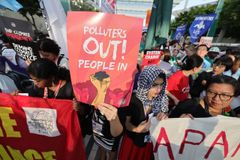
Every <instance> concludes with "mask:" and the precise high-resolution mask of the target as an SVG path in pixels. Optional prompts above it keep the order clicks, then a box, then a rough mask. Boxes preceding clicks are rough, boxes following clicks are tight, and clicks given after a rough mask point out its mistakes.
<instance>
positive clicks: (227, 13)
mask: <svg viewBox="0 0 240 160" xmlns="http://www.w3.org/2000/svg"><path fill="white" fill-rule="evenodd" d="M219 26H220V27H221V28H223V29H225V31H226V33H225V37H232V38H235V39H238V40H240V30H239V29H240V0H225V4H224V7H223V10H222V12H221V15H220V21H219Z"/></svg>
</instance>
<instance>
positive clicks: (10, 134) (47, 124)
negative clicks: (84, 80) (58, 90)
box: [0, 94, 86, 160]
mask: <svg viewBox="0 0 240 160" xmlns="http://www.w3.org/2000/svg"><path fill="white" fill-rule="evenodd" d="M0 159H3V160H12V159H14V160H15V159H18V160H26V159H28V160H33V159H41V160H84V159H86V156H85V151H84V148H83V140H82V135H81V132H80V126H79V122H78V117H77V114H76V112H75V111H74V110H73V108H72V102H71V101H68V100H56V99H42V98H32V97H25V96H11V95H7V94H0Z"/></svg>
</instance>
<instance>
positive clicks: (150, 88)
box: [118, 65, 168, 160]
mask: <svg viewBox="0 0 240 160" xmlns="http://www.w3.org/2000/svg"><path fill="white" fill-rule="evenodd" d="M166 86H167V81H166V74H165V73H164V71H163V70H161V69H160V67H159V66H158V65H152V66H147V67H145V68H144V70H143V71H142V72H141V74H140V76H139V79H138V86H137V91H136V93H133V95H132V97H131V101H130V104H129V106H128V107H123V108H120V112H121V113H122V115H123V117H124V120H123V121H124V122H125V128H126V134H125V135H124V137H123V140H122V144H121V148H120V151H119V157H118V159H119V160H142V159H146V160H148V159H151V158H152V156H153V145H152V143H151V140H150V135H149V128H150V118H151V117H152V116H156V117H157V119H158V120H163V119H165V118H167V112H168V98H167V96H166V93H165V90H166Z"/></svg>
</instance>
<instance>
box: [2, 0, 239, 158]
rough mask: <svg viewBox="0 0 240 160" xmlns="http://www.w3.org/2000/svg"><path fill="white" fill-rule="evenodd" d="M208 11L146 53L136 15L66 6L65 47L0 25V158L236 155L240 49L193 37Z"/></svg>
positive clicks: (48, 39) (40, 35)
mask: <svg viewBox="0 0 240 160" xmlns="http://www.w3.org/2000/svg"><path fill="white" fill-rule="evenodd" d="M49 2H50V1H49ZM166 2H167V1H166ZM153 8H154V7H153ZM161 16H162V15H161ZM215 16H216V15H215V14H214V15H213V14H209V15H207V16H205V15H204V16H202V17H201V16H197V17H196V19H195V21H194V22H193V24H192V25H191V27H190V29H189V30H190V38H189V37H186V34H185V33H184V34H185V35H184V34H183V35H182V38H183V39H172V40H170V38H169V39H168V40H167V39H166V42H164V44H160V45H156V46H154V47H152V48H151V49H147V47H146V44H147V43H146V39H147V36H148V34H149V33H150V32H145V31H142V24H143V21H142V20H141V19H140V18H133V17H128V16H123V15H113V14H105V13H97V12H96V13H93V12H68V15H67V21H66V25H67V29H66V33H67V38H66V39H67V42H66V43H67V44H66V46H67V48H68V53H62V50H63V48H66V46H65V47H64V46H63V45H62V46H61V44H59V43H57V41H56V39H57V38H56V39H53V38H50V37H51V36H49V35H47V34H46V35H45V34H39V35H34V36H36V37H34V39H33V38H32V37H31V34H33V33H31V34H30V33H28V31H21V32H20V31H17V29H15V28H14V27H12V26H10V25H9V26H10V27H9V26H8V25H6V26H4V27H5V28H4V29H5V30H4V33H2V31H1V35H0V160H2V159H3V160H12V159H13V160H16V159H17V160H24V159H29V160H30V159H34V160H35V159H46V160H54V159H57V160H77V159H98V160H154V159H155V160H159V159H163V160H167V158H166V157H168V159H171V160H174V159H176V160H178V159H184V160H185V159H186V157H188V158H189V157H190V158H189V159H190V160H194V159H193V157H194V158H195V159H198V156H202V157H199V160H200V159H206V160H207V159H208V160H209V159H211V160H213V159H219V157H220V159H219V160H221V158H222V159H228V160H231V159H240V158H239V157H240V139H239V132H240V127H239V126H237V125H239V118H240V48H229V47H228V46H221V47H220V46H216V45H215V46H214V44H210V45H209V44H207V43H204V42H201V43H200V41H199V42H198V40H200V39H201V37H204V36H203V35H204V34H205V33H201V35H200V31H201V29H204V30H206V31H207V29H208V28H209V27H210V25H211V23H212V21H213V19H214V18H215ZM0 18H1V17H0ZM169 18H170V17H169ZM7 19H8V18H7ZM79 19H80V20H81V21H79ZM152 19H153V18H152ZM155 19H160V18H155ZM2 21H3V20H2ZM8 21H10V20H9V19H8ZM163 21H165V20H163ZM204 21H210V22H211V23H210V22H208V23H205V22H204ZM6 22H7V20H6ZM16 22H17V21H16ZM123 22H124V23H123ZM54 23H55V21H54ZM204 23H205V24H204ZM16 24H17V23H16ZM16 24H15V25H16ZM23 24H26V23H23ZM23 24H21V25H22V26H21V27H19V28H21V29H23V30H24V29H26V28H27V27H24V25H23ZM56 24H57V22H56ZM154 25H155V24H154ZM204 25H205V26H204ZM156 26H158V25H156ZM8 27H9V28H8ZM158 27H159V26H158ZM16 28H17V27H16ZM30 28H31V27H30ZM181 28H182V29H183V28H184V30H186V26H185V25H183V26H181ZM206 28H207V29H206ZM149 29H150V27H149ZM141 32H142V34H141ZM154 32H155V31H154ZM184 32H185V31H184ZM139 33H140V34H139ZM166 33H167V32H166ZM154 34H155V33H154ZM154 36H155V35H154ZM180 36H181V35H180ZM184 36H185V37H184ZM194 36H195V39H194V38H192V37H194ZM149 37H150V36H149ZM161 38H162V37H161ZM164 38H165V37H164ZM178 38H179V37H178ZM188 38H189V39H190V40H189V39H188ZM211 38H212V37H211ZM14 40H16V41H21V42H23V41H24V44H23V45H22V44H17V42H16V41H14ZM135 62H136V63H135ZM64 107H65V108H64ZM206 119H208V120H209V121H205V120H206ZM184 120H186V121H184ZM194 121H197V123H194ZM230 121H231V122H236V123H234V124H229V125H231V127H232V128H230V127H229V128H226V125H224V127H223V128H221V126H220V127H219V123H220V122H221V124H222V123H224V124H225V123H226V122H230ZM170 124H174V125H173V126H170ZM179 124H184V125H179ZM195 124H197V125H195ZM221 124H220V125H221ZM235 124H237V125H235ZM210 125H211V126H210ZM159 126H160V127H159ZM168 127H174V129H172V128H171V131H172V132H174V133H169V130H170V129H169V128H168ZM175 127H176V129H175ZM184 127H185V128H184ZM198 127H199V128H198ZM156 128H157V129H156ZM204 129H206V130H204ZM234 129H236V130H234ZM203 130H204V131H203ZM205 131H206V132H205ZM175 132H176V133H175ZM180 132H181V136H182V137H181V138H177V136H178V135H177V134H180ZM174 134H176V135H174ZM209 135H210V136H209ZM154 136H155V137H154ZM175 136H176V137H175ZM89 137H90V138H89ZM169 137H170V138H169ZM189 137H190V138H189ZM209 137H210V138H209ZM28 138H29V139H28ZM34 138H36V139H34ZM87 139H88V140H89V139H90V140H89V141H87ZM179 139H181V140H182V141H181V140H179ZM91 140H92V142H91V143H94V144H95V145H96V146H97V151H96V156H95V157H94V158H93V157H91V156H90V155H89V154H90V152H91V150H93V148H92V146H93V145H92V144H91V145H89V143H90V141H91ZM234 140H236V142H235V141H234ZM172 141H174V143H171V142H172ZM25 142H26V145H25ZM205 144H206V145H205ZM90 146H91V147H90ZM216 146H217V147H216ZM197 147H199V149H198V148H197ZM201 147H205V148H201ZM160 148H161V149H160ZM196 148H197V149H196ZM219 148H221V151H220V150H219ZM184 154H185V155H184ZM188 154H189V155H188ZM195 154H196V155H195ZM162 155H164V156H162ZM61 156H62V157H61ZM76 157H78V158H76ZM179 157H180V158H179ZM236 157H238V158H236Z"/></svg>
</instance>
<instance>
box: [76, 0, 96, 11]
mask: <svg viewBox="0 0 240 160" xmlns="http://www.w3.org/2000/svg"><path fill="white" fill-rule="evenodd" d="M71 10H72V11H98V10H97V9H96V8H94V7H93V6H92V5H90V4H88V3H86V2H81V1H79V2H75V3H71Z"/></svg>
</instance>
